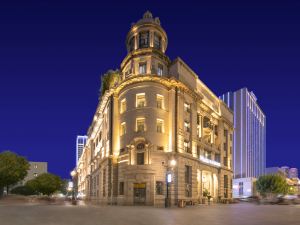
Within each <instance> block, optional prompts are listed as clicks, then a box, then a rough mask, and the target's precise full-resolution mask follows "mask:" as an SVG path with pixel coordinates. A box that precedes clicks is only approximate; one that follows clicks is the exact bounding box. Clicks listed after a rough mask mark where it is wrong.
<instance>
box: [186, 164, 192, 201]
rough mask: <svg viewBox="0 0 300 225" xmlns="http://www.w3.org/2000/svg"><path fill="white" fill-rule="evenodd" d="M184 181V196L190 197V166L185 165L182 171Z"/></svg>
mask: <svg viewBox="0 0 300 225" xmlns="http://www.w3.org/2000/svg"><path fill="white" fill-rule="evenodd" d="M184 181H185V197H192V167H191V166H187V165H186V166H185V173H184Z"/></svg>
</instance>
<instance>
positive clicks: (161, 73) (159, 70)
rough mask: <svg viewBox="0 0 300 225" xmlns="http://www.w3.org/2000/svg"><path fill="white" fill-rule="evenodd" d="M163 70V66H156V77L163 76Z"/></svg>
mask: <svg viewBox="0 0 300 225" xmlns="http://www.w3.org/2000/svg"><path fill="white" fill-rule="evenodd" d="M163 69H164V67H163V65H161V64H158V66H157V75H158V76H162V75H163Z"/></svg>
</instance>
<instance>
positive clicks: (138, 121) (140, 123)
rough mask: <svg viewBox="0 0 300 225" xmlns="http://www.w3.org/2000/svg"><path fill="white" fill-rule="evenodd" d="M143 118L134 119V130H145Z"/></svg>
mask: <svg viewBox="0 0 300 225" xmlns="http://www.w3.org/2000/svg"><path fill="white" fill-rule="evenodd" d="M145 130H146V129H145V119H144V118H137V119H136V131H137V132H143V131H145Z"/></svg>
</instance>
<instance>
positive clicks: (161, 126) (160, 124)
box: [156, 119, 164, 133]
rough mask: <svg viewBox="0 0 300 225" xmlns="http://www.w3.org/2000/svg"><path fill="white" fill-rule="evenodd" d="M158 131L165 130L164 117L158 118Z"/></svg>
mask: <svg viewBox="0 0 300 225" xmlns="http://www.w3.org/2000/svg"><path fill="white" fill-rule="evenodd" d="M156 131H157V132H158V133H163V132H164V121H163V120H162V119H157V120H156Z"/></svg>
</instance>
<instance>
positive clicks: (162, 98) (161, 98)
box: [156, 94, 164, 109]
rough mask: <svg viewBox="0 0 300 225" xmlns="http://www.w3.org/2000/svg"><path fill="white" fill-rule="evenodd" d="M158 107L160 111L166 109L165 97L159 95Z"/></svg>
mask: <svg viewBox="0 0 300 225" xmlns="http://www.w3.org/2000/svg"><path fill="white" fill-rule="evenodd" d="M156 107H157V108H159V109H162V108H164V96H162V95H159V94H157V95H156Z"/></svg>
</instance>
